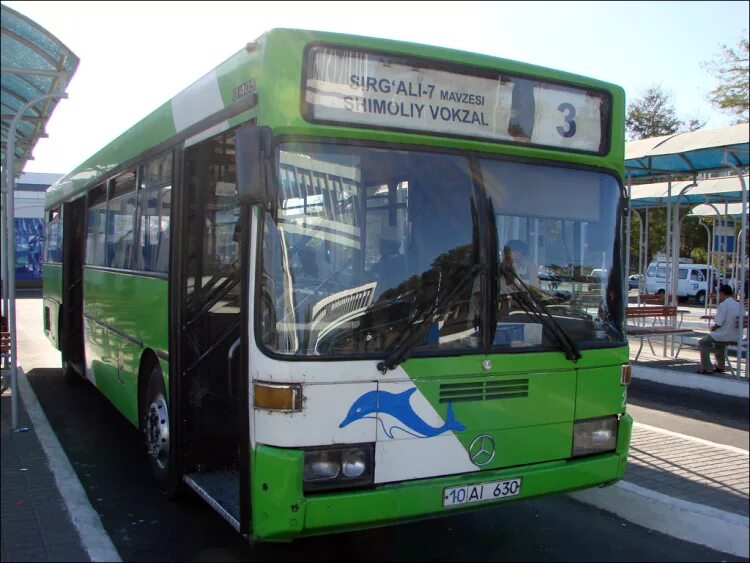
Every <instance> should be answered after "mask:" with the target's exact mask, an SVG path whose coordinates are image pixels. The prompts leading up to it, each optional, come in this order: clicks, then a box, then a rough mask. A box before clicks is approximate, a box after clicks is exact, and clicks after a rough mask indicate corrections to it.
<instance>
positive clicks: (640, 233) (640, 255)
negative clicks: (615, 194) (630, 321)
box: [628, 210, 643, 305]
mask: <svg viewBox="0 0 750 563" xmlns="http://www.w3.org/2000/svg"><path fill="white" fill-rule="evenodd" d="M633 214H634V215H635V216H636V217H638V275H639V278H638V293H637V296H636V302H637V303H638V305H640V304H641V281H642V280H643V217H641V214H640V213H638V211H636V210H633ZM629 294H630V284H629V283H628V295H629ZM629 298H630V297H628V299H629Z"/></svg>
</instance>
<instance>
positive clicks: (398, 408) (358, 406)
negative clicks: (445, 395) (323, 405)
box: [339, 387, 466, 438]
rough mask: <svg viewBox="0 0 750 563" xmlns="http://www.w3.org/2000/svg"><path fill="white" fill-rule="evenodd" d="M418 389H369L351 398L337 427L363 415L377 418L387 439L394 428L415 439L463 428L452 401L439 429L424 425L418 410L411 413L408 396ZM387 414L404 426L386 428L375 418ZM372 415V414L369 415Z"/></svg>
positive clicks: (363, 416) (341, 426)
mask: <svg viewBox="0 0 750 563" xmlns="http://www.w3.org/2000/svg"><path fill="white" fill-rule="evenodd" d="M416 390H417V388H416V387H412V388H411V389H407V390H406V391H404V392H402V393H388V392H387V391H368V392H367V393H365V394H364V395H362V396H361V397H360V398H359V399H357V400H356V401H354V404H353V405H352V406H351V408H350V409H349V412H348V413H347V415H346V418H344V421H343V422H342V423H341V424H339V428H343V427H344V426H348V425H349V424H351V423H352V422H354V421H356V420H360V419H362V418H377V419H378V420H379V421H380V424H381V425H382V426H383V431H384V432H385V434H386V435H387V436H388V437H389V438H393V431H394V430H396V429H399V430H403V431H404V432H406V433H408V434H411V435H412V436H416V437H418V438H432V437H433V436H437V435H438V434H442V433H443V432H447V431H449V430H459V431H460V430H464V429H465V428H466V427H465V426H464V425H463V424H461V423H460V422H458V421H457V420H456V417H455V415H454V414H453V403H452V402H450V403H448V412H447V414H446V418H445V424H443V425H442V426H440V427H438V428H434V427H432V426H430V425H429V424H427V423H426V422H425V421H424V420H422V419H421V418H419V416H418V415H417V413H415V412H414V409H413V408H412V406H411V404H410V402H409V398H410V397H411V396H412V394H413V393H414V392H415V391H416ZM379 413H383V414H389V415H391V416H392V417H394V418H395V419H397V420H399V421H400V422H401V423H402V424H404V425H405V426H406V427H407V428H408V429H409V430H407V429H406V428H401V427H400V426H391V428H390V430H389V429H387V428H386V427H385V423H384V422H383V421H382V420H381V419H380V418H378V416H377V415H378V414H379ZM372 414H375V416H369V415H372Z"/></svg>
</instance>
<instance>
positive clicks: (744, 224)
mask: <svg viewBox="0 0 750 563" xmlns="http://www.w3.org/2000/svg"><path fill="white" fill-rule="evenodd" d="M724 164H726V165H727V166H729V167H730V168H731V169H732V170H734V173H735V174H737V177H738V178H739V180H740V186H741V188H742V209H741V217H742V230H741V231H740V232H741V233H742V244H741V245H740V246H739V250H740V272H741V274H740V279H739V288H738V292H737V293H738V298H739V301H740V307H741V310H742V311H743V315H744V308H745V272H746V270H745V261H746V259H747V243H746V240H745V236H746V235H745V233H747V211H748V209H747V199H748V197H747V185H746V184H745V178H744V177H743V175H742V172H741V171H740V169H739V168H737V166H735V165H734V164H732V163H731V162H729V151H727V150H725V151H724ZM739 242H740V241H739V239H738V240H737V243H738V244H739ZM743 333H744V328H743V319H740V335H739V338H738V339H737V376H738V377H741V376H742V371H741V369H742V348H743V346H742V345H743V344H744V342H743ZM748 355H750V354H748ZM748 355H746V356H745V377H749V376H750V373H748V364H750V358H748V357H747V356H748Z"/></svg>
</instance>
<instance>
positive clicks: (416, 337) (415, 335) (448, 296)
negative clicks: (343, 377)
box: [377, 264, 484, 375]
mask: <svg viewBox="0 0 750 563" xmlns="http://www.w3.org/2000/svg"><path fill="white" fill-rule="evenodd" d="M483 269H484V265H483V264H474V265H473V266H472V267H471V268H470V269H469V271H468V272H466V273H465V274H464V275H463V277H462V278H461V279H460V280H459V282H458V283H457V284H456V285H455V286H454V287H453V289H452V290H450V291H449V292H448V293H444V294H443V295H442V297H438V298H436V300H435V302H434V303H433V305H432V306H431V307H430V308H429V309H427V310H426V311H425V312H424V314H423V315H422V321H421V322H415V323H414V324H413V325H412V326H411V328H410V329H409V330H407V331H406V332H405V333H404V336H403V337H402V338H401V339H399V340H398V341H397V342H396V344H395V345H394V347H393V351H392V352H391V353H390V354H389V355H388V357H386V358H385V359H384V360H383V361H381V362H378V365H377V368H378V370H380V372H381V373H383V374H384V375H385V374H386V373H387V372H388V370H390V369H395V368H396V366H398V365H399V364H400V363H401V362H403V361H404V360H405V359H406V357H407V356H408V355H409V353H410V352H411V351H412V350H413V349H414V347H415V346H416V345H417V344H419V342H420V340H421V339H422V336H423V335H424V333H425V332H426V331H427V330H429V328H430V327H431V326H432V325H433V323H434V322H435V320H436V319H437V318H439V317H440V315H442V314H443V313H444V312H445V309H446V308H447V307H448V306H449V305H451V304H452V303H453V301H454V299H455V298H456V296H458V294H459V293H461V292H462V291H463V290H464V289H465V288H466V286H467V285H468V284H469V282H471V281H473V280H474V278H475V277H476V275H477V274H479V273H480V272H481V271H482V270H483Z"/></svg>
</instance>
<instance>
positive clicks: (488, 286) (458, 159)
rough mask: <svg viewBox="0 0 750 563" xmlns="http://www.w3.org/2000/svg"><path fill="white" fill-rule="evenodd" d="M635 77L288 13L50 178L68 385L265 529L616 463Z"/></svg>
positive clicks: (423, 505)
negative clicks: (410, 39) (82, 387)
mask: <svg viewBox="0 0 750 563" xmlns="http://www.w3.org/2000/svg"><path fill="white" fill-rule="evenodd" d="M623 159H624V93H623V90H622V89H621V88H619V87H616V86H613V85H611V84H607V83H604V82H600V81H597V80H592V79H588V78H584V77H580V76H576V75H572V74H567V73H563V72H558V71H554V70H549V69H546V68H541V67H537V66H531V65H527V64H522V63H518V62H513V61H509V60H504V59H498V58H493V57H489V56H484V55H478V54H470V53H465V52H459V51H454V50H448V49H443V48H437V47H430V46H424V45H416V44H409V43H403V42H397V41H386V40H382V39H374V38H366V37H356V36H348V35H340V34H331V33H319V32H311V31H302V30H290V29H274V30H271V31H269V32H267V33H266V34H264V35H263V36H261V37H260V38H259V39H257V40H256V41H254V42H252V43H249V44H248V45H247V46H246V47H245V48H243V49H242V50H241V51H239V52H238V53H236V54H235V55H233V56H232V57H230V58H229V59H227V60H226V61H225V62H224V63H222V64H220V65H219V66H218V67H216V68H215V69H214V70H212V71H211V72H209V73H208V74H206V75H205V76H203V77H202V78H200V79H199V80H198V81H197V82H195V83H194V84H192V85H191V86H189V87H188V88H186V89H185V90H184V91H182V92H181V93H180V94H178V95H177V96H175V97H174V98H173V99H171V100H170V101H168V102H167V103H165V104H164V105H163V106H161V107H159V108H157V109H156V110H155V111H154V112H153V113H151V114H149V115H148V116H146V117H145V118H144V119H143V120H142V121H140V122H139V123H137V124H136V125H135V126H133V127H132V128H131V129H129V130H128V131H126V132H125V133H123V134H122V135H121V136H120V137H118V138H117V139H115V140H114V141H113V142H111V143H110V144H109V145H107V146H106V147H104V148H103V149H101V150H100V151H99V152H98V153H96V154H95V155H94V156H92V157H91V158H90V159H89V160H88V161H86V162H84V163H83V164H82V165H81V166H80V167H78V168H77V169H75V170H74V171H73V172H71V173H70V174H69V175H67V176H66V177H64V178H62V179H61V180H60V181H59V182H58V183H56V184H55V185H53V186H51V187H50V188H49V190H48V192H47V198H46V220H47V229H48V231H47V232H48V233H49V235H48V243H47V246H46V251H45V252H46V262H45V266H44V304H43V322H44V330H45V332H46V334H47V335H48V338H49V339H50V340H51V341H52V342H53V343H54V344H55V345H56V346H57V347H58V348H59V349H60V350H61V352H62V360H63V368H64V371H65V377H66V379H68V380H69V381H70V382H71V383H73V382H76V381H78V382H82V381H83V379H87V380H88V381H90V382H91V383H93V384H94V385H95V386H96V387H97V388H98V389H99V390H100V391H101V393H102V394H103V395H105V396H106V398H107V399H108V400H109V401H111V403H112V404H113V405H114V406H115V407H116V408H117V409H118V410H119V411H121V412H122V414H123V415H124V416H125V417H126V418H127V419H128V420H129V421H130V422H131V423H132V424H133V425H134V426H135V427H136V428H138V429H139V430H140V431H141V432H142V434H143V441H144V447H145V452H146V455H147V456H148V459H149V461H150V465H151V468H152V470H153V474H154V476H155V478H156V479H158V480H159V481H160V482H161V484H162V485H163V487H164V489H165V490H166V491H167V492H168V493H169V494H170V495H176V494H178V493H180V492H181V491H189V490H192V491H195V492H196V493H197V494H198V495H200V496H201V497H202V498H204V499H205V500H206V501H207V502H208V503H209V504H210V505H211V506H212V507H213V508H214V509H215V510H217V511H218V512H219V513H220V514H221V515H222V516H223V517H224V518H225V519H226V520H227V521H228V522H230V523H231V525H232V526H234V527H235V528H236V529H237V530H238V531H239V532H240V533H241V534H243V535H244V536H245V537H247V538H248V539H249V540H251V541H289V540H291V539H293V538H296V537H302V536H310V535H316V534H323V533H330V532H337V531H342V530H353V529H360V528H367V527H374V526H382V525H389V524H393V523H396V522H399V521H405V520H414V519H419V518H426V517H432V516H436V515H441V514H453V513H455V512H459V511H465V510H471V509H476V508H480V507H484V506H489V505H496V504H497V503H503V502H509V501H514V500H520V499H528V498H534V497H538V496H540V495H547V494H552V493H560V492H563V491H572V490H576V489H582V488H586V487H594V486H601V485H607V484H611V483H614V482H615V481H617V480H618V479H619V478H621V477H622V475H623V473H624V471H625V467H626V460H627V452H628V447H629V441H630V434H631V427H632V419H631V417H630V416H629V415H628V414H627V413H626V395H627V385H628V383H629V382H630V367H629V364H628V346H627V340H626V338H625V335H624V331H623V328H624V327H623V317H624V291H625V288H624V287H623V282H622V280H623V253H624V246H625V245H624V243H623V234H622V224H623V210H624V209H625V206H626V199H625V192H624V191H623V168H624V164H623Z"/></svg>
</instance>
